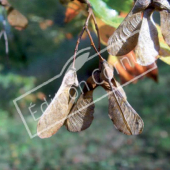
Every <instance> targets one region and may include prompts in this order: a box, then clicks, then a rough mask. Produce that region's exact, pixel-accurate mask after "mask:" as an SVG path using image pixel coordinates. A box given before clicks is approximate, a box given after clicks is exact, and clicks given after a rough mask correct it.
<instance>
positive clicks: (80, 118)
mask: <svg viewBox="0 0 170 170" xmlns="http://www.w3.org/2000/svg"><path fill="white" fill-rule="evenodd" d="M98 80H99V72H96V73H95V74H94V76H91V77H90V78H88V80H87V81H86V85H85V87H84V89H83V93H82V94H81V95H80V97H79V99H78V101H77V102H76V103H75V104H74V106H73V108H72V110H71V112H70V114H69V116H68V119H67V120H66V122H65V125H66V127H67V130H68V131H70V132H80V131H83V130H86V129H87V128H89V127H90V125H91V124H92V121H93V118H94V117H93V114H94V108H95V105H94V103H93V91H94V90H95V88H96V87H97V84H96V81H97V82H99V81H98Z"/></svg>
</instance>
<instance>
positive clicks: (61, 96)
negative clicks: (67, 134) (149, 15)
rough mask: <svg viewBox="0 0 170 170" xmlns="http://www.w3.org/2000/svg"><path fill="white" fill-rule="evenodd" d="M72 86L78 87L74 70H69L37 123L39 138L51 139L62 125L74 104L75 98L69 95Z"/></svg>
mask: <svg viewBox="0 0 170 170" xmlns="http://www.w3.org/2000/svg"><path fill="white" fill-rule="evenodd" d="M73 86H78V80H77V75H76V71H75V70H69V71H68V72H67V73H66V75H65V76H64V79H63V82H62V84H61V87H60V89H59V90H58V92H57V94H56V95H55V97H54V99H53V100H52V102H51V103H50V105H49V106H48V108H47V109H46V110H45V112H44V113H43V115H42V116H41V118H40V120H39V122H38V126H37V134H38V136H39V137H40V138H49V137H51V136H52V135H54V134H55V133H56V132H57V131H58V130H59V129H60V128H61V126H62V125H63V124H64V122H65V120H66V118H67V116H68V114H69V112H70V109H71V108H72V106H73V104H74V99H75V98H74V96H73V94H70V90H71V89H72V87H73ZM74 92H75V91H74Z"/></svg>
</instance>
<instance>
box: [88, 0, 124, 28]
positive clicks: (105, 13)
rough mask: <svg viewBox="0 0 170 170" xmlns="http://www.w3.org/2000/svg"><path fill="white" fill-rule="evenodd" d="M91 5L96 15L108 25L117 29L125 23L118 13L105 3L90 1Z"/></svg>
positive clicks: (100, 0)
mask: <svg viewBox="0 0 170 170" xmlns="http://www.w3.org/2000/svg"><path fill="white" fill-rule="evenodd" d="M90 3H91V5H92V6H93V8H94V12H95V15H96V16H97V17H98V18H100V19H101V20H102V21H103V22H105V23H106V24H108V25H110V26H113V27H115V28H117V27H118V26H119V25H120V23H121V22H122V21H123V18H121V17H119V16H118V12H117V11H116V10H115V9H111V8H110V7H109V6H108V5H107V4H106V3H105V2H104V1H102V0H90ZM119 5H120V4H119Z"/></svg>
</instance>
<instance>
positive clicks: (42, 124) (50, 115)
mask: <svg viewBox="0 0 170 170" xmlns="http://www.w3.org/2000/svg"><path fill="white" fill-rule="evenodd" d="M73 86H78V83H77V76H76V72H75V70H70V71H69V72H68V73H67V74H66V75H65V77H64V80H63V82H62V85H61V87H60V89H59V91H58V93H57V94H56V96H55V97H54V99H53V101H52V102H51V104H50V105H49V107H48V108H47V109H46V111H45V112H44V114H43V115H42V117H41V118H40V120H39V122H38V127H37V132H38V135H39V137H41V138H48V137H51V136H52V135H54V134H55V133H56V132H57V131H58V130H59V129H60V128H61V126H63V125H65V126H66V128H67V130H68V131H70V132H81V131H83V130H86V129H87V128H89V127H90V125H91V124H92V122H93V119H94V116H93V114H94V108H95V105H94V102H93V92H94V90H95V89H96V88H97V87H98V86H101V87H103V88H104V90H106V92H107V93H108V98H109V117H110V119H111V120H112V121H113V124H114V125H115V127H116V128H117V129H118V130H119V131H120V132H123V133H124V134H127V135H138V134H140V133H141V132H142V130H143V127H144V124H143V121H142V119H141V118H140V116H139V115H138V114H137V113H136V111H135V110H134V109H133V108H132V107H131V105H130V104H129V103H128V101H127V97H126V94H125V92H124V90H123V88H122V87H121V86H120V84H119V83H118V82H117V81H116V80H115V79H114V72H113V67H112V66H110V65H109V64H108V63H107V62H106V61H105V60H104V61H102V62H101V63H100V67H99V71H96V72H95V73H94V74H93V75H92V76H91V77H89V78H88V79H87V81H86V83H85V86H84V88H83V90H82V92H81V94H80V96H79V98H78V99H77V101H75V98H74V97H73V98H72V97H71V98H72V100H71V98H70V94H69V91H70V89H71V88H72V87H73ZM74 95H75V94H74V93H73V94H72V95H71V96H74Z"/></svg>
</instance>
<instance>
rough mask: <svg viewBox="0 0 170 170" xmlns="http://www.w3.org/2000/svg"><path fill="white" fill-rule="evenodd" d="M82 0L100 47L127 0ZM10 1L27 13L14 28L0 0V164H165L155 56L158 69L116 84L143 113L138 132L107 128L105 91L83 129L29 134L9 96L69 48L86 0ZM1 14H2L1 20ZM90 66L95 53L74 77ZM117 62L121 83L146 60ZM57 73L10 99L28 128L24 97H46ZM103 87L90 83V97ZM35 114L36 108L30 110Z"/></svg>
mask: <svg viewBox="0 0 170 170" xmlns="http://www.w3.org/2000/svg"><path fill="white" fill-rule="evenodd" d="M90 2H91V3H92V6H93V8H94V11H95V15H96V16H97V21H98V23H99V27H100V32H101V36H102V49H103V48H105V46H106V42H107V40H108V37H109V36H110V35H111V34H112V33H113V32H114V30H115V28H116V27H117V26H118V25H119V24H120V22H121V21H122V20H123V17H125V16H126V14H127V13H128V12H129V11H130V9H131V7H132V5H133V0H120V1H112V0H103V1H102V0H90ZM10 3H11V4H12V6H13V7H14V8H15V9H17V10H18V11H19V12H21V13H22V14H23V15H24V16H25V17H26V18H27V19H28V26H27V28H26V29H24V30H22V31H18V30H17V29H15V28H14V27H11V26H10V24H9V23H8V21H7V17H8V16H7V13H6V10H5V9H4V8H3V7H2V6H0V26H1V27H0V28H1V30H5V31H6V33H7V37H8V43H9V44H8V47H9V54H7V53H6V48H7V45H5V40H4V38H3V36H2V37H1V39H0V167H1V168H0V169H2V170H11V169H12V170H20V169H24V170H27V169H28V170H29V169H31V170H34V169H35V170H42V169H43V170H53V169H55V170H60V169H62V170H67V169H68V170H70V169H73V170H85V169H98V170H100V169H101V170H103V169H108V170H110V169H112V170H130V169H134V170H144V169H145V170H169V169H170V113H169V109H170V105H169V97H170V88H169V84H170V74H169V71H170V67H169V65H168V64H166V63H165V62H163V61H161V60H158V61H157V65H158V69H155V70H153V71H152V72H151V73H149V74H148V75H147V76H145V77H143V78H142V79H140V80H138V81H135V82H134V83H131V84H129V85H128V86H126V87H125V88H124V89H125V91H126V93H127V97H128V101H129V102H130V104H131V105H132V106H133V108H134V109H135V110H136V111H137V112H138V113H139V114H140V116H141V117H142V119H143V120H144V123H145V128H144V131H143V133H142V134H141V135H139V136H126V135H124V134H122V133H120V132H118V131H117V130H116V129H115V128H114V126H113V124H112V121H111V120H110V119H109V117H108V99H107V98H105V99H103V100H101V101H99V102H97V103H96V104H95V114H94V116H95V118H94V121H93V124H92V125H91V127H90V128H89V129H87V130H86V131H83V132H81V133H70V132H68V131H67V130H66V128H65V127H62V128H61V129H60V130H59V132H58V133H57V134H56V135H54V136H53V137H51V138H49V139H40V138H38V137H35V138H33V139H31V138H30V137H29V135H28V133H27V131H26V128H25V126H24V124H23V122H22V120H21V117H20V115H19V114H18V112H17V110H16V108H15V106H14V103H13V100H14V99H15V98H17V97H19V96H21V95H22V94H25V93H26V92H27V91H29V90H31V89H33V88H34V87H36V86H38V85H40V84H42V83H43V82H45V81H47V80H49V79H50V78H52V77H54V76H56V75H58V74H59V73H60V72H61V70H62V68H63V66H64V65H65V63H66V62H67V61H68V59H69V58H70V57H71V56H72V55H73V53H74V48H75V44H76V41H77V38H78V34H79V32H80V31H81V29H82V26H83V25H84V22H85V19H86V16H87V13H86V7H85V6H84V5H82V4H80V3H79V2H74V3H68V2H67V1H63V0H61V1H59V0H49V1H45V0H30V1H23V0H13V1H11V2H10ZM101 10H102V12H103V13H101ZM108 16H110V18H111V19H110V18H109V17H108ZM4 19H5V20H6V21H7V24H6V25H5V26H4V25H3V20H4ZM154 19H155V21H156V22H157V24H159V20H160V19H159V14H158V13H155V14H154ZM89 28H90V30H91V33H92V36H93V38H94V41H95V43H96V44H97V37H96V34H95V31H94V29H93V28H94V25H93V24H90V27H89ZM86 47H90V41H89V39H88V37H87V35H86V34H85V35H84V36H83V39H82V42H81V44H80V47H79V49H83V48H86ZM89 52H90V55H93V54H94V51H93V50H90V51H89ZM167 52H169V51H167ZM168 54H169V53H168ZM103 57H104V58H105V59H108V60H109V61H110V62H111V63H112V64H113V62H115V61H113V58H114V59H115V57H111V56H110V57H109V56H108V53H107V52H105V53H103ZM116 60H117V61H118V59H116ZM167 61H169V60H168V57H167V60H166V62H167ZM167 63H168V62H167ZM97 67H98V59H97V58H96V59H95V58H94V59H93V60H90V61H88V62H87V63H86V64H84V65H83V67H82V68H81V69H80V70H79V71H78V78H79V81H81V80H86V79H87V78H88V77H89V76H90V75H91V72H92V71H93V70H94V69H95V68H97ZM118 69H119V70H121V71H122V72H121V71H120V75H116V77H117V79H118V80H119V81H120V82H121V83H125V82H127V81H129V80H131V79H133V78H134V77H135V76H136V75H139V74H141V73H142V71H143V72H144V71H146V70H147V69H148V68H142V71H141V67H140V66H138V65H134V67H133V69H129V70H128V69H127V70H123V69H122V68H121V66H119V68H118ZM158 71H159V75H158ZM62 77H63V76H61V77H60V78H59V79H56V80H55V81H53V82H52V83H50V84H48V85H47V86H44V87H43V88H41V89H39V90H38V91H35V92H34V93H32V94H30V95H28V96H26V97H25V98H24V99H22V100H20V102H19V103H18V105H19V107H20V108H21V111H22V114H23V115H24V118H25V119H26V121H27V122H28V124H29V127H30V128H31V130H32V132H33V133H34V131H35V129H36V122H34V121H33V119H32V117H31V115H30V113H29V111H28V107H29V105H30V103H42V101H43V99H44V97H48V96H49V94H50V95H51V96H52V97H53V96H54V94H55V93H56V91H57V90H58V87H59V86H60V84H61V81H62ZM104 94H105V91H104V90H103V89H101V88H98V89H97V90H96V91H95V93H94V99H97V98H98V97H100V96H102V95H104ZM52 97H51V98H52ZM41 114H42V113H40V112H38V113H37V115H36V116H38V115H39V116H40V115H41Z"/></svg>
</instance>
